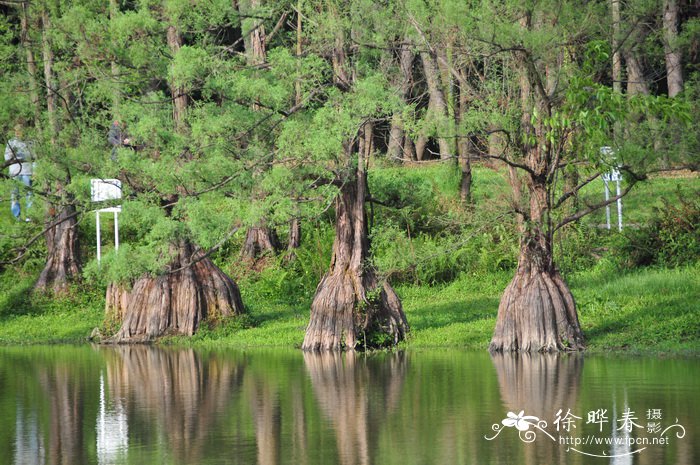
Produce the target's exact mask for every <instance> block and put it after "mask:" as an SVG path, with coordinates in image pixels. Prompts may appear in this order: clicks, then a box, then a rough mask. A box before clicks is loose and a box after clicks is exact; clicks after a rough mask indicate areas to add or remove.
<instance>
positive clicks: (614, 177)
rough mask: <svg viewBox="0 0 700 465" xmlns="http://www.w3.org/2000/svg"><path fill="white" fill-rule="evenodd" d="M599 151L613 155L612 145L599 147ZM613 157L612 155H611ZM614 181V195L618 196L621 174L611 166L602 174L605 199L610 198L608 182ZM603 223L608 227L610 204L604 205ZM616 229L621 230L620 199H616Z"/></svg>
mask: <svg viewBox="0 0 700 465" xmlns="http://www.w3.org/2000/svg"><path fill="white" fill-rule="evenodd" d="M600 153H601V154H602V155H614V153H615V152H614V151H613V149H612V147H601V148H600ZM613 159H614V156H613ZM611 181H614V182H615V184H616V189H615V192H616V194H615V195H616V196H617V197H619V196H620V192H621V190H620V181H622V174H621V173H620V170H618V169H617V168H613V169H612V170H611V171H610V172H609V173H605V174H603V183H604V184H605V201H606V202H607V201H608V200H610V187H609V184H608V183H610V182H611ZM605 223H606V226H607V228H608V229H610V204H608V205H606V206H605ZM617 230H618V231H622V199H621V198H618V199H617Z"/></svg>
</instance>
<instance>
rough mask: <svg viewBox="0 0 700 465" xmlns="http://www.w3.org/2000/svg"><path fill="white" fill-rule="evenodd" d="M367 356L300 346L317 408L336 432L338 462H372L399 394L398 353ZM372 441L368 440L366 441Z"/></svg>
mask: <svg viewBox="0 0 700 465" xmlns="http://www.w3.org/2000/svg"><path fill="white" fill-rule="evenodd" d="M387 357H388V358H386V359H385V358H383V357H382V358H381V359H379V360H377V359H373V358H370V359H367V358H365V357H363V356H362V355H361V354H357V353H355V352H347V353H337V352H320V353H316V352H305V353H304V363H305V365H306V369H307V370H308V372H309V377H310V378H311V385H312V386H313V390H314V393H315V397H316V400H317V402H318V404H319V406H320V407H321V411H322V412H323V413H324V415H325V416H326V418H327V419H328V420H329V422H330V423H331V425H332V427H333V429H334V431H335V437H336V443H337V447H338V458H339V462H340V463H341V464H343V465H351V464H369V463H373V460H372V457H371V454H372V452H373V451H376V450H377V449H378V448H377V445H376V441H377V439H378V437H379V432H380V431H381V429H382V426H383V424H384V422H385V420H386V418H387V416H388V415H389V414H390V413H391V412H393V411H394V410H395V409H396V407H397V404H398V402H399V399H400V395H401V388H402V385H403V381H404V378H405V374H406V361H405V357H404V354H403V353H395V354H389V355H388V356H387ZM371 442H372V444H370V443H371Z"/></svg>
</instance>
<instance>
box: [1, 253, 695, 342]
mask: <svg viewBox="0 0 700 465" xmlns="http://www.w3.org/2000/svg"><path fill="white" fill-rule="evenodd" d="M510 278H511V274H510V273H508V272H501V273H493V274H485V275H473V276H469V275H462V276H461V277H460V278H458V279H457V280H455V281H454V282H452V283H450V284H446V285H442V286H433V287H429V286H412V285H403V286H398V287H397V292H398V293H399V295H400V296H401V298H402V301H403V306H404V310H405V312H406V317H407V318H408V321H409V324H410V326H411V333H410V336H409V338H408V340H407V341H405V342H404V343H403V344H402V345H403V347H405V348H409V349H411V348H415V349H420V348H435V347H443V348H460V349H474V350H486V347H487V346H488V343H489V340H490V338H491V334H492V332H493V328H494V325H495V318H496V312H497V308H498V302H499V298H500V294H501V292H502V291H503V288H504V287H505V286H506V285H507V283H508V281H509V280H510ZM5 279H6V278H5ZM569 282H570V284H571V289H572V292H573V293H574V296H575V297H576V300H577V303H578V307H579V317H580V320H581V324H582V326H583V330H584V333H585V335H586V339H587V344H588V349H589V351H591V352H608V351H613V352H626V353H655V354H659V353H665V354H680V355H698V354H700V304H699V302H700V265H696V266H694V267H686V268H679V269H651V268H649V269H640V270H636V271H634V272H630V273H626V274H622V275H619V274H616V273H614V272H612V271H605V270H590V271H586V272H582V273H577V274H576V275H574V276H572V277H571V278H570V279H569ZM30 284H31V280H29V279H28V278H27V277H25V278H23V279H21V280H19V281H18V284H17V286H16V287H15V288H14V289H15V290H16V291H17V292H26V291H27V289H28V286H29V285H30ZM241 284H242V286H241V287H242V288H243V289H244V292H243V297H244V300H245V302H246V305H247V307H248V310H249V313H248V315H246V316H245V317H244V318H243V319H242V320H230V321H229V322H226V323H223V324H221V325H219V326H217V327H214V328H208V327H205V328H203V329H202V330H201V331H200V332H199V333H198V334H197V335H195V336H194V337H192V338H184V337H170V338H166V339H164V340H163V341H162V343H163V344H174V345H188V346H200V347H214V346H218V347H230V348H249V347H286V348H293V347H298V346H299V345H300V344H301V342H302V340H303V338H304V329H305V327H306V324H307V322H308V308H309V306H308V305H309V302H308V301H297V302H296V303H290V302H288V301H285V300H284V299H280V298H278V299H275V298H271V297H270V296H269V289H268V288H264V289H263V288H261V286H267V284H266V283H261V282H258V283H254V282H251V283H249V285H245V283H241ZM265 294H268V295H267V297H263V298H260V297H259V296H260V295H265ZM74 295H78V296H80V297H79V298H77V297H74V298H64V299H58V300H46V299H43V298H34V299H32V300H31V301H24V300H22V301H23V302H25V303H24V304H22V305H20V306H15V307H14V310H11V309H10V308H9V307H8V305H9V304H10V303H11V302H12V301H11V298H10V296H9V295H8V294H3V296H2V300H0V308H1V309H2V313H0V343H2V344H32V343H57V342H70V343H76V342H84V341H86V340H87V337H88V335H89V334H90V332H91V331H92V329H93V328H94V327H96V326H100V325H101V323H102V302H101V301H100V299H99V298H96V297H94V296H92V297H91V296H89V295H86V294H80V293H75V294H74ZM256 296H257V297H256ZM15 297H16V295H15Z"/></svg>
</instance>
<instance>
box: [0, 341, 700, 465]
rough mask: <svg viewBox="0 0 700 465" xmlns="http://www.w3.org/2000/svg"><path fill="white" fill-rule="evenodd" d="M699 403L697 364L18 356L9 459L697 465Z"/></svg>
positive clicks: (2, 395)
mask: <svg viewBox="0 0 700 465" xmlns="http://www.w3.org/2000/svg"><path fill="white" fill-rule="evenodd" d="M699 394H700V361H699V360H697V359H657V358H623V357H600V356H580V355H576V356H566V355H563V356H555V355H535V356H512V355H506V356H495V357H492V356H490V355H489V354H488V353H485V352H483V353H482V352H478V353H475V352H461V351H456V350H445V351H411V352H405V353H395V354H379V355H372V356H369V357H364V356H362V355H357V354H355V355H354V354H336V355H329V354H327V355H312V354H304V353H302V352H300V351H280V350H269V351H259V350H255V351H195V350H183V349H167V348H165V349H161V348H154V347H140V346H135V347H89V346H84V347H60V346H58V347H28V348H27V347H16V348H15V347H5V348H0V463H15V464H44V463H49V464H53V463H61V464H71V465H74V464H83V463H90V464H93V463H94V464H111V463H115V464H120V463H129V464H171V463H172V464H216V463H221V464H230V463H241V464H255V463H259V464H277V463H288V464H324V465H325V464H334V463H339V464H400V465H408V464H432V463H435V464H462V463H463V464H479V465H481V464H556V463H562V464H564V463H566V464H654V465H656V464H681V465H682V464H689V465H690V464H697V463H700V400H699ZM521 411H522V412H523V414H522V415H519V414H520V412H521ZM509 412H510V414H509ZM535 417H536V418H535ZM503 420H505V422H504V421H503ZM504 423H505V424H504ZM521 430H522V431H521Z"/></svg>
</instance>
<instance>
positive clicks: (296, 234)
mask: <svg viewBox="0 0 700 465" xmlns="http://www.w3.org/2000/svg"><path fill="white" fill-rule="evenodd" d="M300 245H301V221H300V220H299V218H298V217H294V218H292V219H291V220H290V221H289V234H288V235H287V257H286V259H287V261H289V260H293V259H294V258H295V256H296V249H298V248H299V246H300Z"/></svg>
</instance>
